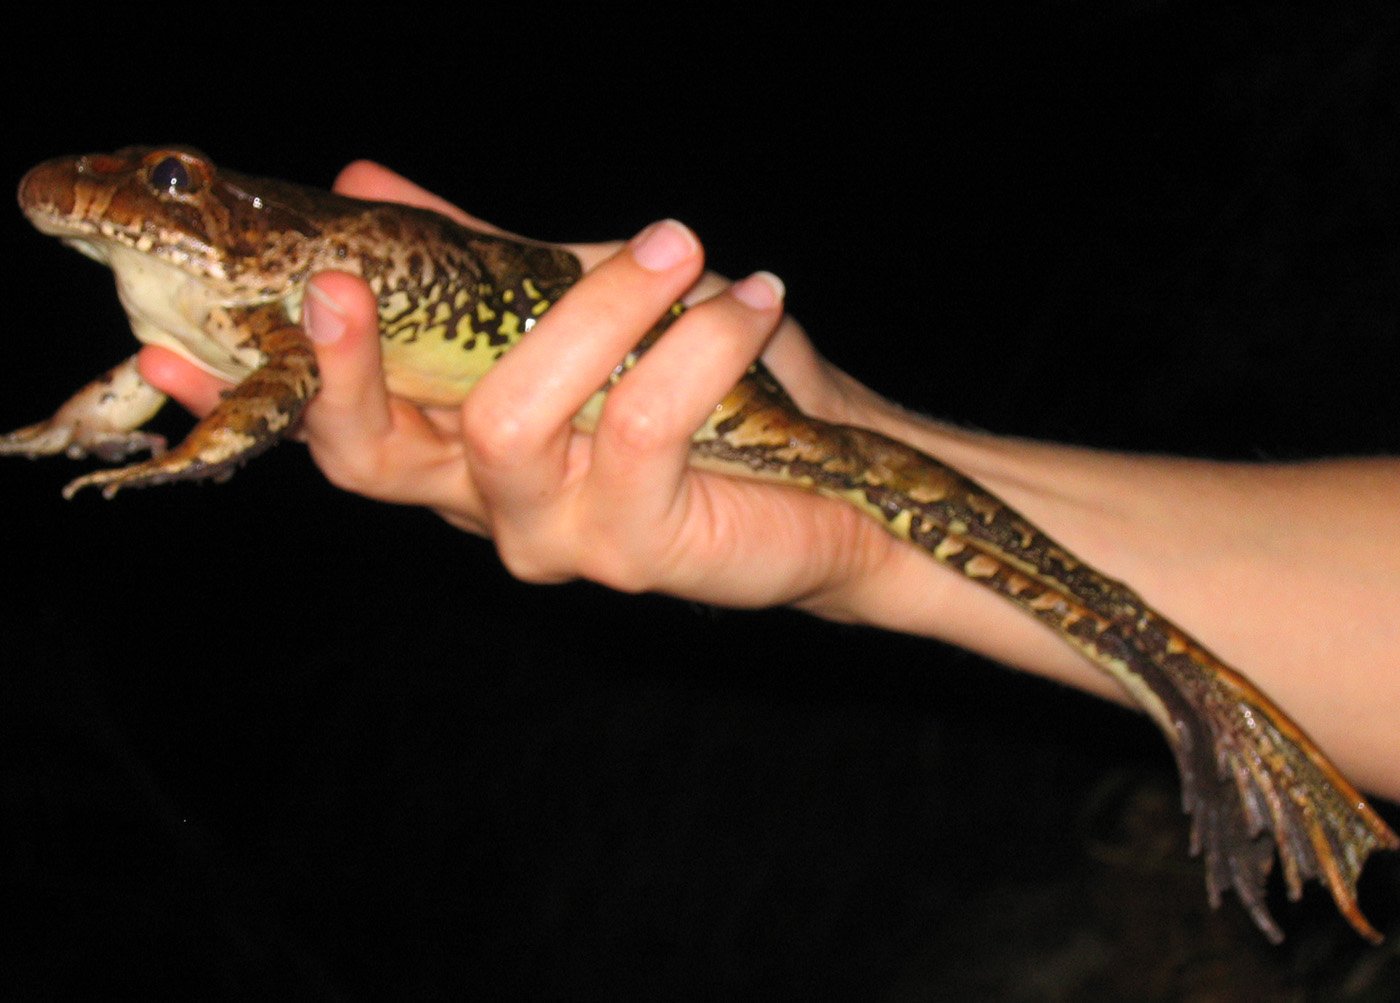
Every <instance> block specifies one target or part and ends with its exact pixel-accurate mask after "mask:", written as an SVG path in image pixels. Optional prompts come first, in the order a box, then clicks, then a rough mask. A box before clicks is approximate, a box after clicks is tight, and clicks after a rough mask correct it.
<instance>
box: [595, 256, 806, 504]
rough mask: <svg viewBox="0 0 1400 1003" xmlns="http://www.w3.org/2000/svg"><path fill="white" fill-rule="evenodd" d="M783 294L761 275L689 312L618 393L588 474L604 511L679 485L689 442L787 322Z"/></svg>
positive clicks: (610, 397) (603, 423)
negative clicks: (658, 487)
mask: <svg viewBox="0 0 1400 1003" xmlns="http://www.w3.org/2000/svg"><path fill="white" fill-rule="evenodd" d="M783 295H784V290H783V283H782V281H781V280H780V279H779V278H778V277H777V276H776V275H772V274H771V273H768V272H758V273H755V274H754V275H751V276H749V277H748V278H747V279H744V280H743V281H742V282H738V283H736V284H735V285H733V286H732V287H730V288H729V289H728V290H726V291H725V292H724V293H721V294H720V295H718V296H715V297H713V298H711V299H709V300H707V301H705V302H704V303H701V304H699V305H697V306H695V307H692V308H691V309H690V310H688V311H687V312H686V313H685V314H684V315H683V316H682V317H681V319H680V320H679V321H677V322H676V323H675V324H674V325H673V326H672V328H671V329H670V330H669V331H667V333H666V336H665V337H664V338H662V339H660V340H659V341H658V342H657V343H656V345H655V346H653V347H652V349H651V350H650V351H648V352H647V354H646V355H645V356H644V357H643V358H642V359H641V361H639V362H638V363H637V365H636V366H635V367H634V368H633V370H632V371H631V372H629V373H628V374H627V375H626V376H625V377H624V378H623V379H622V380H621V382H619V384H618V385H617V387H615V388H614V389H613V391H612V392H611V393H610V394H609V395H608V401H607V404H606V406H605V407H604V410H603V417H602V420H601V421H600V422H599V425H598V429H597V431H596V433H595V436H594V448H593V461H592V466H591V469H590V471H589V473H590V479H591V481H592V482H593V483H594V484H595V485H597V488H596V490H598V491H599V492H601V493H600V494H599V495H598V497H600V498H601V499H602V505H601V506H599V511H607V510H615V509H616V508H617V507H618V506H627V505H629V501H628V500H629V499H634V500H635V499H647V498H651V499H657V500H663V499H665V498H666V497H667V492H665V491H656V490H650V491H648V490H645V487H646V485H647V484H648V483H650V484H663V485H665V484H678V483H679V482H680V480H681V479H682V477H683V474H684V472H685V468H686V465H687V463H688V460H689V453H690V449H689V446H690V439H691V437H692V436H693V435H694V433H695V431H696V430H697V429H698V428H700V426H701V425H703V424H704V422H705V420H706V418H708V417H709V416H710V414H711V413H713V411H714V407H715V404H716V403H717V402H718V401H720V400H721V399H723V397H724V395H725V394H726V393H728V392H729V391H730V389H732V388H733V386H734V384H735V383H737V382H738V381H739V379H740V378H741V377H742V376H743V374H744V372H745V370H747V369H748V367H749V366H750V365H751V364H752V363H753V360H754V359H755V358H757V356H758V354H759V353H760V352H761V351H762V350H763V346H764V344H765V343H766V342H767V340H768V339H769V337H770V336H771V335H772V334H773V330H774V328H775V327H776V326H777V325H778V322H779V320H780V319H781V317H782V311H783ZM670 495H671V498H672V499H673V500H674V499H676V498H677V494H676V492H674V491H673V492H670ZM632 508H633V509H634V510H635V505H632ZM634 514H635V515H637V516H638V517H649V518H660V517H661V516H662V514H663V513H660V512H655V513H635V512H634Z"/></svg>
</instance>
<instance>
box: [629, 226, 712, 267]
mask: <svg viewBox="0 0 1400 1003" xmlns="http://www.w3.org/2000/svg"><path fill="white" fill-rule="evenodd" d="M699 250H700V241H698V240H696V239H695V234H693V233H691V232H690V229H689V228H688V227H686V226H685V225H684V224H683V223H677V222H676V221H675V220H674V219H663V220H662V221H661V222H659V223H653V224H651V226H649V227H647V228H646V229H645V230H643V231H642V232H641V233H639V234H637V235H636V236H635V237H633V238H632V257H633V258H634V259H636V262H637V264H639V265H641V266H642V267H643V268H645V269H646V270H647V271H649V272H664V271H666V270H667V269H670V268H675V267H676V266H677V265H679V264H680V263H681V262H682V261H684V260H685V259H686V258H688V257H690V256H691V255H693V254H695V253H697V252H698V251H699Z"/></svg>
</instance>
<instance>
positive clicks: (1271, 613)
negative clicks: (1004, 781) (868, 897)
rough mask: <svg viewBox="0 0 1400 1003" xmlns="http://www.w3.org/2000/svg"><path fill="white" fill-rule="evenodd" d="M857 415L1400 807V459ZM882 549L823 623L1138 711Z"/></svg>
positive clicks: (1049, 639) (1034, 627)
mask: <svg viewBox="0 0 1400 1003" xmlns="http://www.w3.org/2000/svg"><path fill="white" fill-rule="evenodd" d="M867 403H868V402H867ZM859 410H860V411H861V412H863V417H864V418H865V419H866V421H865V423H867V424H870V425H872V426H874V427H876V428H878V429H879V430H881V431H884V432H886V433H887V434H890V435H893V436H896V437H898V438H902V439H904V440H905V441H908V442H911V443H912V444H914V445H917V446H919V447H920V448H922V449H924V450H926V451H927V452H930V453H932V454H933V455H935V456H937V457H939V458H940V459H942V460H944V461H945V462H948V463H950V464H952V465H953V466H955V467H957V468H958V469H960V470H962V471H963V472H964V473H966V474H968V475H969V476H971V477H973V478H974V479H975V480H977V481H979V482H981V483H982V484H983V485H984V486H985V487H987V488H988V489H990V490H991V491H993V492H994V493H996V494H997V495H999V496H1001V497H1002V498H1003V499H1004V500H1005V501H1007V502H1008V503H1010V504H1011V505H1012V506H1013V507H1015V508H1017V509H1019V510H1020V511H1021V512H1022V513H1023V514H1024V515H1025V516H1026V517H1028V518H1029V519H1030V520H1031V521H1032V522H1034V523H1036V524H1037V525H1039V526H1040V527H1041V528H1042V529H1044V530H1045V531H1046V532H1048V533H1049V534H1050V535H1051V536H1053V537H1055V538H1056V539H1058V540H1059V541H1060V542H1061V543H1062V544H1064V545H1065V546H1066V547H1067V548H1068V549H1070V550H1071V551H1073V552H1074V553H1076V554H1077V555H1078V556H1079V557H1080V558H1082V559H1084V560H1086V561H1088V562H1089V563H1091V564H1093V565H1094V566H1095V567H1097V568H1098V569H1100V570H1101V571H1103V572H1104V573H1106V574H1108V575H1110V576H1111V577H1114V578H1118V579H1121V580H1123V581H1125V582H1127V583H1129V584H1130V585H1131V586H1132V587H1133V588H1134V589H1136V590H1137V591H1138V592H1139V593H1141V594H1142V595H1143V596H1144V598H1146V599H1147V601H1148V602H1149V603H1151V604H1153V605H1154V606H1155V607H1156V608H1157V609H1159V610H1160V611H1161V612H1163V613H1164V614H1166V615H1167V616H1169V617H1170V618H1172V619H1173V620H1175V621H1176V622H1177V623H1178V624H1180V625H1181V626H1182V627H1184V628H1186V629H1187V630H1189V631H1190V632H1191V633H1193V634H1195V635H1196V636H1197V637H1198V638H1199V639H1200V640H1201V641H1202V642H1204V643H1205V644H1207V645H1208V646H1209V647H1210V648H1211V649H1212V650H1214V651H1215V653H1216V654H1217V655H1219V656H1221V657H1222V658H1223V659H1225V660H1226V661H1227V662H1229V663H1231V664H1232V665H1234V666H1236V667H1237V668H1239V669H1240V670H1241V671H1243V672H1245V673H1246V674H1247V675H1249V676H1250V677H1251V678H1252V679H1253V680H1254V681H1255V682H1256V683H1257V684H1259V685H1260V686H1261V687H1262V688H1263V689H1265V690H1266V691H1267V692H1268V693H1270V694H1271V695H1272V696H1273V697H1274V698H1275V699H1276V700H1277V701H1278V702H1279V703H1280V704H1281V705H1282V706H1283V707H1285V708H1286V709H1287V710H1288V712H1289V713H1290V714H1291V715H1293V716H1294V717H1295V718H1296V719H1297V720H1298V721H1299V722H1300V723H1301V724H1302V725H1303V727H1304V728H1305V729H1307V730H1308V731H1309V732H1310V733H1311V734H1312V735H1313V737H1314V738H1315V739H1316V740H1317V741H1318V742H1319V743H1320V744H1321V745H1322V746H1323V747H1324V748H1325V749H1327V750H1328V751H1329V753H1330V754H1332V755H1333V756H1334V757H1335V758H1336V759H1337V760H1338V762H1339V763H1340V765H1341V766H1342V767H1343V768H1344V769H1345V770H1346V771H1347V772H1349V773H1350V774H1351V775H1352V776H1353V777H1354V778H1355V779H1356V780H1357V782H1358V783H1360V784H1361V785H1362V786H1364V787H1366V788H1367V789H1370V790H1374V791H1376V792H1378V793H1380V794H1383V795H1385V796H1388V797H1391V798H1400V728H1398V727H1397V721H1396V718H1397V714H1400V654H1397V652H1400V628H1398V627H1397V625H1396V621H1395V617H1394V615H1393V606H1394V604H1395V603H1396V602H1397V600H1400V533H1397V532H1396V530H1395V525H1394V518H1393V499H1394V498H1396V497H1398V496H1400V461H1393V460H1340V461H1326V462H1316V463H1309V464H1297V465H1287V466H1284V465H1247V464H1221V463H1211V462H1206V461H1194V460H1179V459H1169V458H1163V457H1150V456H1143V457H1139V456H1127V455H1121V454H1110V453H1103V452H1098V451H1093V450H1086V449H1079V448H1074V447H1066V446H1056V445H1048V444H1044V443H1035V442H1029V441H1024V440H1017V439H1010V438H1003V437H996V436H988V435H982V434H978V433H969V432H964V431H961V430H957V429H953V428H950V427H947V426H943V425H939V424H937V423H934V422H930V421H927V420H924V419H921V418H918V417H915V416H911V415H908V414H906V413H903V412H900V411H898V410H897V409H893V408H890V407H888V406H883V407H882V406H874V407H864V406H863V407H861V408H860V409H859ZM884 549H886V550H887V551H888V553H887V555H886V556H884V557H882V558H881V567H880V571H879V573H878V574H877V575H869V576H866V577H864V578H856V579H853V581H855V582H856V583H857V584H856V585H855V586H854V587H853V588H852V589H851V590H848V591H847V592H846V594H844V595H843V596H842V602H843V603H844V606H843V607H842V608H840V609H829V610H826V611H825V612H827V613H828V615H836V616H839V617H842V618H849V619H855V620H861V621H863V622H868V623H873V624H876V625H879V626H883V627H887V628H890V629H896V630H902V631H907V632H911V633H918V634H924V635H928V636H935V637H938V638H941V639H943V640H946V641H949V642H952V643H954V644H958V645H960V646H963V647H966V648H969V649H971V650H974V651H977V652H979V653H981V654H985V655H988V656H990V657H992V658H996V659H998V660H1000V661H1004V662H1006V663H1008V664H1011V665H1015V666H1017V667H1020V668H1023V669H1027V670H1029V671H1032V672H1036V673H1039V674H1042V675H1046V676H1049V677H1051V678H1055V679H1058V680H1060V681H1062V682H1065V683H1068V684H1070V685H1073V686H1076V687H1079V688H1082V689H1085V690H1089V691H1092V692H1095V693H1099V694H1102V695H1105V696H1109V697H1111V698H1114V699H1118V700H1124V701H1125V702H1126V697H1125V695H1124V694H1123V693H1122V691H1121V690H1120V689H1119V688H1118V686H1117V684H1116V683H1115V682H1114V681H1113V680H1111V679H1110V678H1108V677H1107V676H1105V675H1103V674H1102V673H1100V672H1099V671H1098V670H1097V669H1095V668H1094V667H1093V666H1091V665H1090V664H1089V663H1088V662H1087V661H1084V660H1083V659H1081V658H1080V657H1079V656H1078V655H1076V654H1075V653H1074V652H1073V651H1071V650H1070V649H1069V648H1068V647H1067V646H1066V645H1064V644H1062V643H1061V642H1060V641H1059V639H1058V638H1056V637H1055V635H1053V634H1052V633H1051V632H1050V631H1047V630H1045V629H1044V628H1043V627H1042V626H1041V625H1039V624H1038V623H1036V622H1034V621H1033V620H1031V619H1030V618H1029V617H1026V616H1024V615H1023V614H1021V613H1020V612H1019V611H1017V610H1015V609H1014V608H1013V607H1011V606H1010V605H1009V604H1007V603H1006V602H1005V601H1004V600H1002V599H1000V598H998V597H996V596H994V595H992V594H991V593H989V592H987V591H986V590H984V589H981V588H979V587H977V586H976V585H975V584H974V583H972V582H970V581H968V580H966V579H964V578H962V577H961V576H958V575H954V574H951V573H948V572H947V571H945V570H943V569H941V568H937V567H934V566H931V565H930V564H929V562H928V561H927V559H926V558H924V557H923V555H921V554H918V553H916V552H915V551H914V550H913V548H909V547H904V548H884Z"/></svg>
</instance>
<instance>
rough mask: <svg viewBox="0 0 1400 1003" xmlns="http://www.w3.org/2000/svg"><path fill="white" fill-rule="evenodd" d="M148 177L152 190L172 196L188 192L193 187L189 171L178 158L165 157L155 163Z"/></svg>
mask: <svg viewBox="0 0 1400 1003" xmlns="http://www.w3.org/2000/svg"><path fill="white" fill-rule="evenodd" d="M150 177H151V187H152V188H154V189H156V190H157V191H161V192H169V193H170V194H172V195H178V194H179V193H181V192H188V191H189V190H190V189H191V187H193V179H192V178H191V177H190V169H189V168H188V167H186V166H185V162H184V161H183V160H181V159H180V158H179V157H165V158H164V159H162V160H158V161H156V164H155V166H154V167H152V168H151V175H150Z"/></svg>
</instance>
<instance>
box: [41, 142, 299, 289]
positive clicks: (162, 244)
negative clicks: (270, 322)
mask: <svg viewBox="0 0 1400 1003" xmlns="http://www.w3.org/2000/svg"><path fill="white" fill-rule="evenodd" d="M19 204H20V208H21V209H23V210H24V213H25V215H26V216H28V217H29V220H30V222H32V223H33V224H34V225H35V226H36V227H37V228H38V229H39V230H40V231H42V232H43V233H47V234H50V235H52V236H55V237H58V238H59V239H61V240H62V241H64V243H67V244H70V245H72V246H73V247H76V248H77V249H78V250H80V251H82V252H83V253H84V254H87V255H88V256H89V257H93V258H96V259H98V260H99V261H103V262H105V263H108V264H111V263H112V261H113V257H114V252H115V251H116V250H117V249H118V248H120V249H125V250H126V251H128V252H136V253H137V254H140V255H146V256H150V257H152V258H156V259H159V260H160V261H161V262H163V263H164V264H166V265H170V266H173V267H175V268H176V269H178V270H180V271H182V272H184V273H185V274H186V275H187V276H188V277H190V278H192V279H194V280H195V281H198V282H201V283H204V284H207V285H208V286H210V287H219V288H221V289H222V290H223V291H224V292H226V293H227V295H228V297H229V298H230V299H266V298H270V297H277V296H279V295H284V294H285V292H286V289H287V286H288V284H295V283H296V282H298V281H300V279H301V278H303V277H304V270H303V268H302V267H301V266H302V264H303V262H304V258H305V245H306V243H307V238H314V237H315V236H317V235H318V234H319V229H320V228H319V227H318V226H317V225H316V224H315V223H314V222H313V220H312V219H311V215H312V214H311V212H310V211H308V206H306V205H305V204H304V199H303V198H302V197H301V195H300V194H299V193H298V191H296V190H294V189H291V188H290V187H289V186H288V190H285V191H284V190H283V187H282V186H279V185H277V183H276V182H262V181H258V180H256V179H252V178H246V177H244V176H242V175H238V174H234V173H232V172H229V171H220V170H218V169H216V168H215V166H214V164H213V163H212V162H211V161H210V160H209V158H208V157H206V156H204V155H203V154H201V153H199V152H198V151H196V150H193V149H190V148H188V147H179V146H171V147H136V146H133V147H127V148H125V149H122V150H118V151H117V152H116V153H100V154H89V155H86V156H77V157H62V158H59V159H56V160H49V161H46V162H44V163H42V164H39V165H38V166H37V167H35V168H33V169H32V170H31V171H29V173H27V174H26V175H25V176H24V178H23V180H21V181H20V185H19ZM122 256H123V257H125V256H126V255H122Z"/></svg>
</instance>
